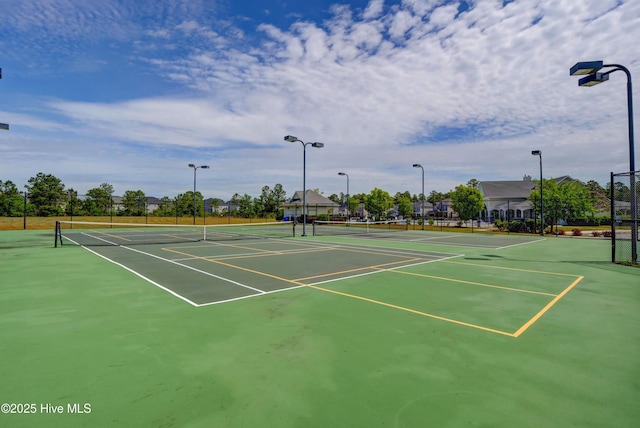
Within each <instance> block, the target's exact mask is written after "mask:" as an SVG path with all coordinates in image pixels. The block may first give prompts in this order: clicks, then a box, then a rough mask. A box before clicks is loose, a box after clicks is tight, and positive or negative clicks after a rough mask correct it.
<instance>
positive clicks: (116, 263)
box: [67, 238, 269, 307]
mask: <svg viewBox="0 0 640 428" xmlns="http://www.w3.org/2000/svg"><path fill="white" fill-rule="evenodd" d="M67 239H69V240H70V241H71V242H73V243H74V244H76V245H78V246H79V247H81V248H84V249H85V250H87V251H89V252H91V253H93V254H95V255H97V256H99V257H101V258H102V259H104V260H107V261H109V262H111V263H113V264H115V265H117V266H120V267H122V268H124V269H125V270H127V271H129V272H131V273H133V274H134V275H136V276H138V277H139V278H142V279H144V280H145V281H147V282H149V283H150V284H152V285H154V286H156V287H158V288H160V289H162V290H164V291H166V292H168V293H170V294H172V295H174V296H176V297H178V298H179V299H181V300H184V301H185V302H187V303H189V304H191V305H193V306H195V307H199V306H201V305H202V304H198V303H195V302H193V301H191V300H190V299H188V298H186V297H184V296H182V295H181V294H178V293H177V292H175V291H173V290H171V289H170V288H168V287H165V286H163V285H162V284H160V283H158V282H156V281H154V280H152V279H151V278H147V277H146V276H145V275H142V274H141V273H139V272H137V271H136V270H134V269H132V268H130V267H128V266H126V265H124V264H122V263H120V262H116V261H115V260H112V259H110V258H109V257H107V256H105V255H103V254H100V253H98V252H97V251H94V250H92V249H91V248H89V247H87V246H85V245H81V244H79V243H77V242H76V241H74V240H73V239H70V238H67ZM103 241H105V242H109V241H107V240H103ZM113 245H114V246H116V247H120V248H124V249H125V250H129V251H133V252H136V253H140V254H143V255H146V256H149V257H152V258H156V259H158V260H162V261H164V262H167V263H171V264H174V265H176V266H180V267H183V268H186V269H189V270H192V271H194V272H198V273H200V274H203V275H206V276H211V277H213V278H216V279H220V280H222V281H225V282H228V283H231V284H234V285H238V286H240V287H243V288H248V289H250V290H253V291H256V293H255V294H249V295H247V296H240V297H244V298H247V297H255V296H260V295H263V294H268V293H269V292H268V291H264V290H260V289H258V288H255V287H251V286H249V285H246V284H242V283H240V282H238V281H234V280H232V279H229V278H225V277H222V276H219V275H216V274H213V273H211V272H206V271H203V270H201V269H197V268H194V267H192V266H188V265H185V264H182V263H179V262H176V261H174V260H170V259H166V258H164V257H160V256H157V255H155V254H151V253H147V252H145V251H141V250H137V249H135V248H131V247H127V246H126V245H119V244H113ZM206 303H210V302H206Z"/></svg>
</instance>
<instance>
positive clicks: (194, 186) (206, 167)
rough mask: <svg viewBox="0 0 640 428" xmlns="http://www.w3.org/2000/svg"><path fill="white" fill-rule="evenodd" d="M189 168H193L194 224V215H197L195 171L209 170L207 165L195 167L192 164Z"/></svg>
mask: <svg viewBox="0 0 640 428" xmlns="http://www.w3.org/2000/svg"><path fill="white" fill-rule="evenodd" d="M189 168H193V224H196V214H197V208H196V207H197V205H196V171H197V170H198V168H202V169H209V165H200V166H196V165H195V164H193V163H190V164H189Z"/></svg>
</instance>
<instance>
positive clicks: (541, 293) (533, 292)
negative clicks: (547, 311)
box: [390, 269, 557, 297]
mask: <svg viewBox="0 0 640 428" xmlns="http://www.w3.org/2000/svg"><path fill="white" fill-rule="evenodd" d="M390 272H394V273H401V274H404V275H413V276H421V277H424V278H432V279H441V280H443V281H451V282H459V283H461V284H470V285H479V286H481V287H490V288H499V289H501V290H509V291H518V292H520V293H530V294H540V295H543V296H550V297H556V296H557V295H556V294H551V293H544V292H542V291H532V290H522V289H519V288H511V287H504V286H501V285H493V284H483V283H481V282H473V281H464V280H462V279H454V278H446V277H441V276H433V275H426V274H423V273H414V272H404V271H401V270H398V269H394V270H392V271H390Z"/></svg>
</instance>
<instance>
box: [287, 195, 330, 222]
mask: <svg viewBox="0 0 640 428" xmlns="http://www.w3.org/2000/svg"><path fill="white" fill-rule="evenodd" d="M306 196H307V197H306V199H307V201H306V202H307V218H315V217H317V216H319V215H321V214H326V215H329V216H330V215H333V214H334V213H337V212H338V210H339V208H340V204H337V203H335V202H333V201H332V200H331V199H329V198H325V197H324V196H322V195H321V194H319V193H318V192H314V191H313V190H307V192H306ZM302 206H303V193H302V191H301V190H298V191H296V192H295V193H294V194H293V196H292V197H291V199H289V201H288V202H286V203H284V204H282V208H283V210H284V217H285V219H289V220H293V219H294V218H297V217H300V216H302V214H303V207H302Z"/></svg>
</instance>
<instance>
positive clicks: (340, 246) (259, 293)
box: [65, 235, 464, 307]
mask: <svg viewBox="0 0 640 428" xmlns="http://www.w3.org/2000/svg"><path fill="white" fill-rule="evenodd" d="M89 236H91V235H89ZM92 237H94V238H96V239H100V240H101V241H104V242H106V243H109V244H112V245H114V246H118V247H121V248H124V249H126V250H130V251H133V252H137V253H140V254H143V255H146V256H150V257H154V258H157V259H159V260H162V261H165V262H168V263H172V264H175V265H177V266H180V267H184V268H187V269H190V270H193V271H195V272H198V273H202V274H204V275H208V276H211V277H214V278H217V279H220V280H223V281H226V282H230V283H232V284H235V285H239V286H241V287H244V288H249V289H251V290H254V291H257V294H251V295H247V296H240V297H235V298H232V299H225V300H219V301H214V302H206V303H195V302H192V301H191V300H189V299H187V298H186V297H184V296H182V295H180V294H178V293H176V292H175V291H172V290H171V289H169V288H167V287H164V286H163V285H161V284H159V283H157V282H155V281H153V280H151V279H150V278H147V277H146V276H144V275H142V274H140V273H138V272H136V271H135V270H133V269H131V268H129V267H127V266H125V265H123V264H121V263H118V262H116V261H115V260H112V259H110V258H108V257H106V256H104V255H102V254H100V253H97V252H95V251H94V250H92V249H90V248H88V247H86V246H84V245H80V244H78V243H77V242H76V241H74V240H73V239H70V238H68V237H65V238H66V239H68V240H69V241H71V242H73V243H75V244H76V245H79V246H81V247H82V248H84V249H85V250H87V251H89V252H91V253H93V254H96V255H97V256H99V257H101V258H103V259H105V260H107V261H109V262H111V263H113V264H115V265H117V266H120V267H122V268H124V269H125V270H127V271H129V272H131V273H133V274H134V275H136V276H138V277H140V278H142V279H144V280H145V281H147V282H149V283H150V284H153V285H155V286H156V287H158V288H160V289H162V290H165V291H166V292H168V293H170V294H172V295H174V296H176V297H178V298H179V299H181V300H183V301H185V302H187V303H189V304H191V305H192V306H195V307H201V306H212V305H216V304H219V303H228V302H233V301H236V300H244V299H248V298H252V297H259V296H262V295H265V294H273V293H278V292H281V291H288V290H293V289H296V288H302V287H306V286H307V285H321V284H326V283H330V282H336V281H342V280H345V279H351V278H356V277H360V276H365V275H372V274H377V273H381V272H387V271H392V270H397V269H403V268H407V267H411V266H418V265H423V264H427V263H434V262H438V261H442V260H449V259H454V258H458V257H464V254H450V253H438V252H431V251H421V250H413V251H415V252H416V254H410V255H415V256H418V255H421V256H423V257H424V256H425V254H424V253H435V254H433V255H434V256H436V255H437V254H443V255H444V254H448V255H449V256H448V257H442V258H438V259H434V260H426V261H422V262H417V263H411V264H408V265H403V266H396V267H393V268H385V269H379V270H376V271H373V272H366V273H361V274H356V275H349V276H345V277H341V278H335V279H330V280H325V281H320V282H315V283H312V284H304V285H297V286H294V287H287V288H282V289H278V290H272V291H264V290H260V289H257V288H254V287H250V286H248V285H245V284H241V283H239V282H237V281H233V280H231V279H228V278H224V277H221V276H218V275H215V274H212V273H210V272H206V271H202V270H200V269H196V268H193V267H191V266H188V265H185V264H182V263H178V262H177V261H174V260H170V259H166V258H164V257H160V256H157V255H154V254H150V253H147V252H144V251H140V250H136V249H134V248H130V247H127V246H125V245H119V244H115V243H112V242H110V241H108V240H106V239H102V238H98V237H95V236H92ZM314 245H318V246H319V247H330V248H335V249H337V250H339V249H349V248H350V247H351V248H357V249H368V250H378V251H377V253H378V254H381V255H384V253H390V254H403V255H407V254H408V252H407V251H402V250H390V249H387V248H383V247H374V246H367V245H357V244H338V243H333V245H332V243H325V242H314ZM251 254H255V253H251ZM196 259H197V258H196ZM187 260H194V258H190V259H187Z"/></svg>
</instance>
